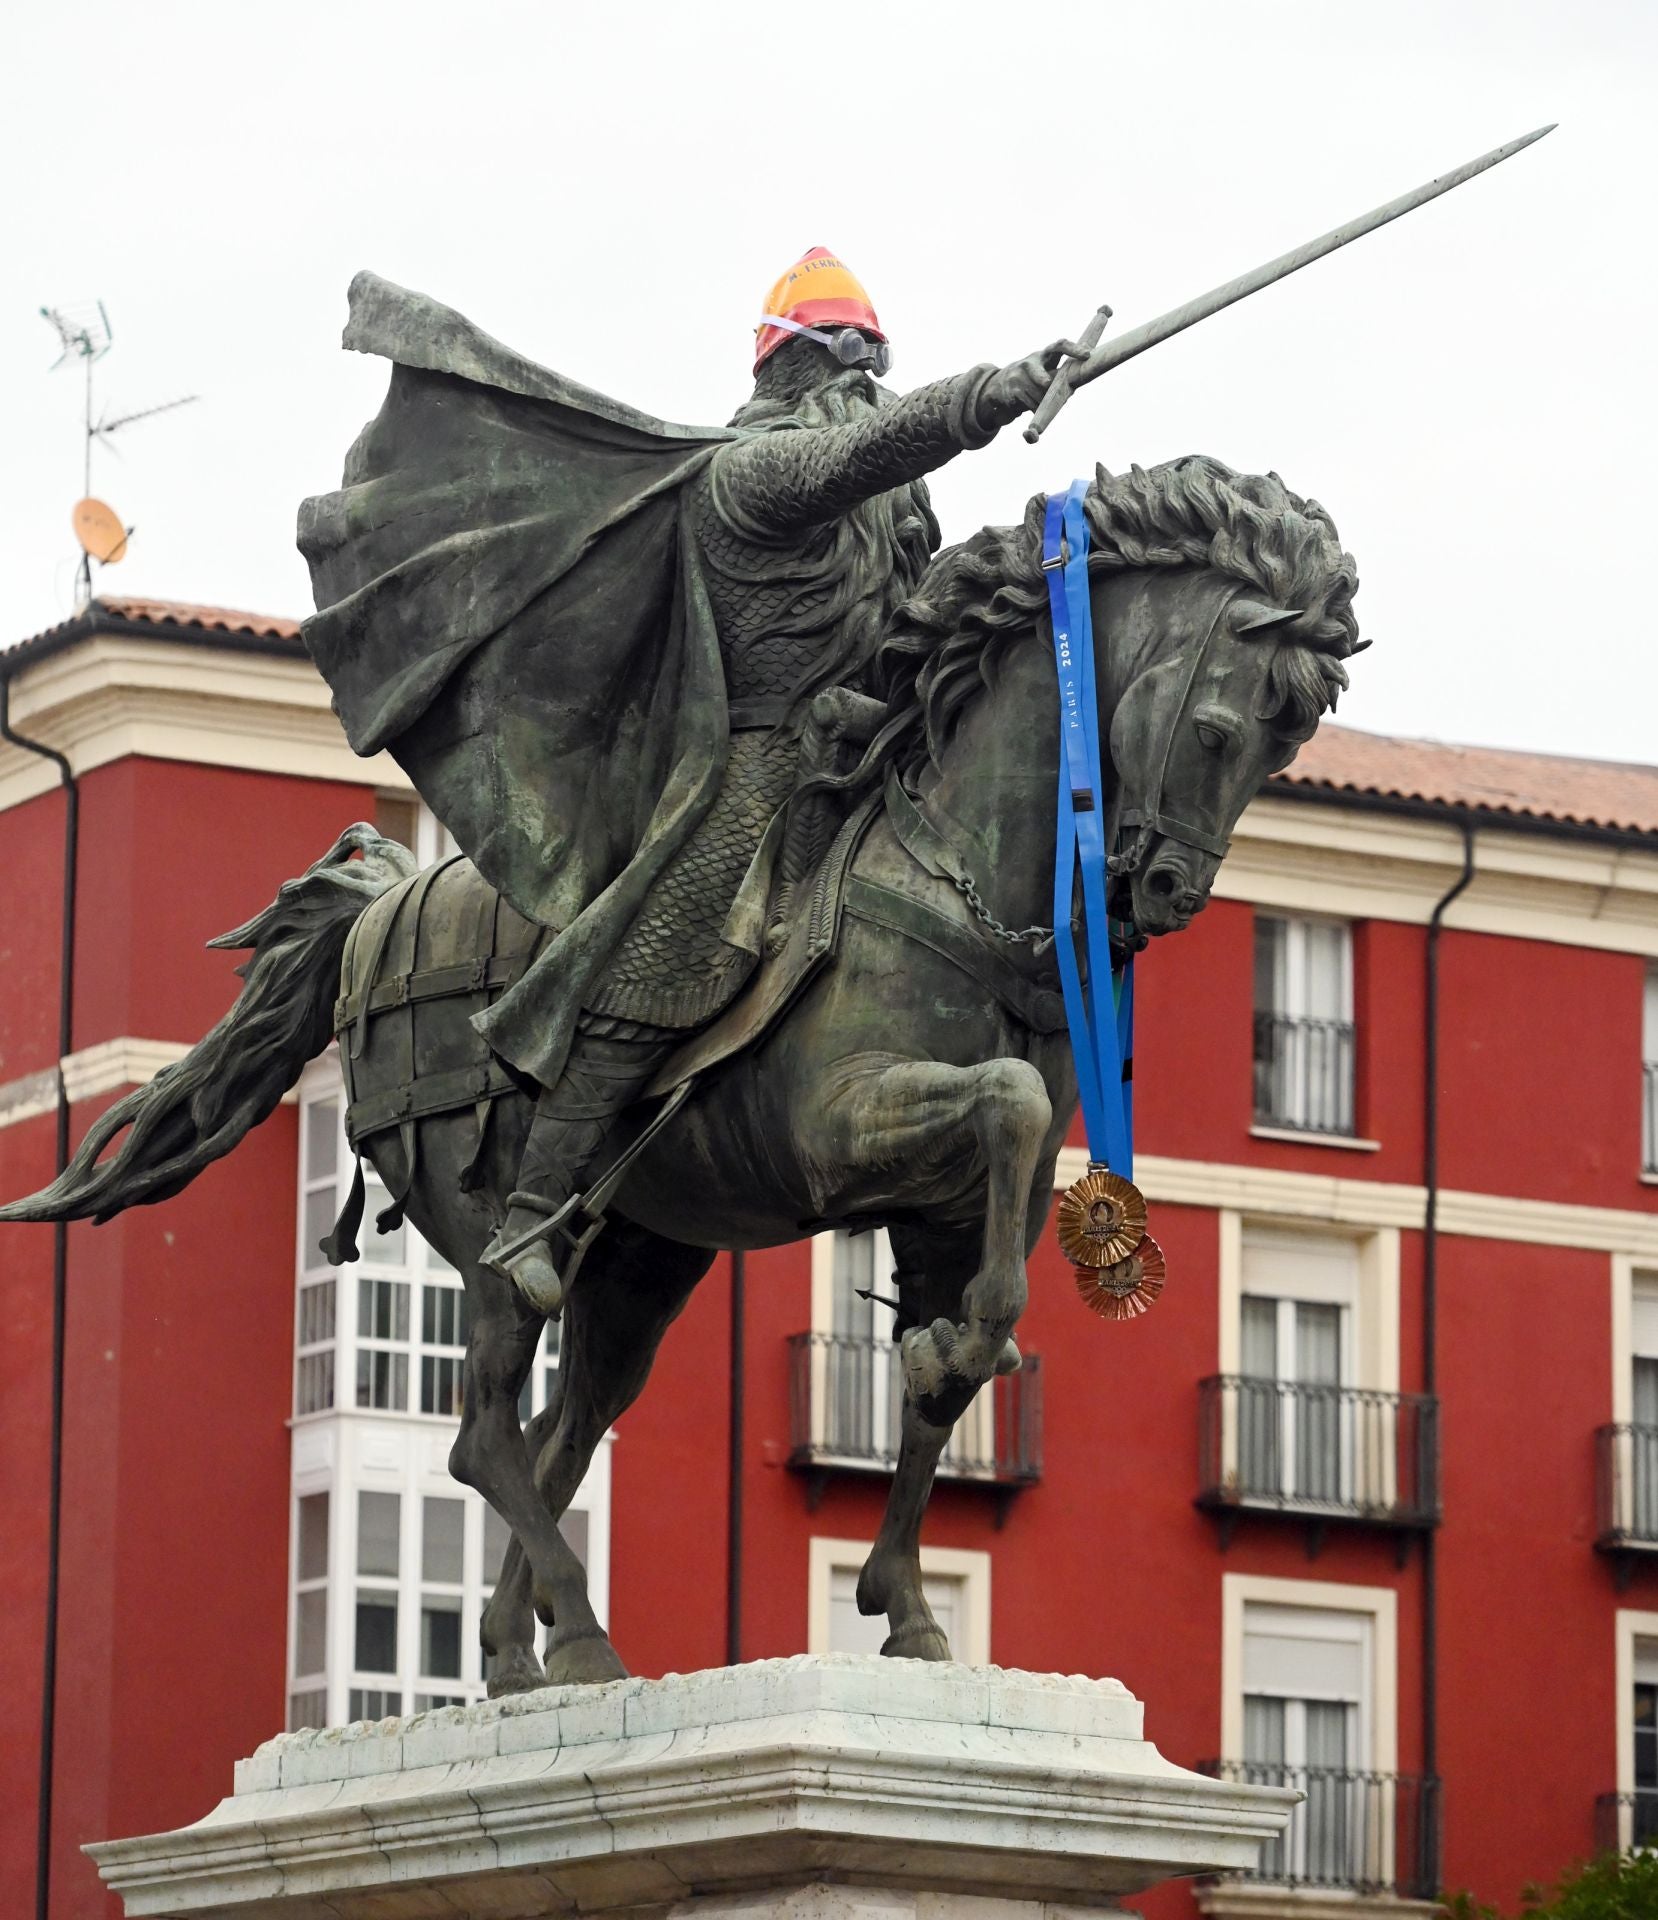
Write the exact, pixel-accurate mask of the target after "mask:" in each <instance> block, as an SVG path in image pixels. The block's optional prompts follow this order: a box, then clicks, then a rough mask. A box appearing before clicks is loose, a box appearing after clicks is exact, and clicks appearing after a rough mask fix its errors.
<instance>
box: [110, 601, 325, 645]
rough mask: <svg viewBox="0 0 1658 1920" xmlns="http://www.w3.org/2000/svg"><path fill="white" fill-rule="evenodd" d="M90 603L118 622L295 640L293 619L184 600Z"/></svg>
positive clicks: (297, 632)
mask: <svg viewBox="0 0 1658 1920" xmlns="http://www.w3.org/2000/svg"><path fill="white" fill-rule="evenodd" d="M93 604H94V605H95V606H99V607H102V608H103V610H104V611H105V612H106V613H112V614H114V615H115V616H116V617H117V618H118V619H121V620H139V621H143V622H145V623H148V624H154V625H156V626H168V627H199V628H201V629H202V630H203V631H204V632H208V633H251V634H253V635H255V636H256V637H257V638H259V639H261V640H297V639H298V638H299V622H298V621H297V620H279V619H278V618H276V616H275V615H274V614H268V613H238V612H237V611H236V610H235V609H234V608H231V607H198V606H192V605H191V604H190V603H189V602H188V601H184V600H111V599H110V598H108V597H107V596H106V595H104V594H100V595H99V596H98V598H97V600H96V601H95V602H94V603H93Z"/></svg>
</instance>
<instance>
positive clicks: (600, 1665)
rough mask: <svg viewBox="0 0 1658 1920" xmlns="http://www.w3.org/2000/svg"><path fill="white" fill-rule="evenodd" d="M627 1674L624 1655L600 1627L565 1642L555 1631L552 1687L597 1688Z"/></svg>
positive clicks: (549, 1680)
mask: <svg viewBox="0 0 1658 1920" xmlns="http://www.w3.org/2000/svg"><path fill="white" fill-rule="evenodd" d="M627 1677H628V1670H627V1668H626V1667H624V1666H623V1665H622V1660H621V1656H620V1655H619V1654H618V1653H617V1651H616V1649H615V1648H614V1647H613V1646H612V1645H611V1644H610V1640H609V1638H608V1636H607V1635H606V1634H604V1633H603V1632H602V1631H600V1630H598V1629H595V1630H594V1631H593V1632H591V1633H584V1634H580V1635H578V1636H575V1637H573V1638H571V1639H569V1640H563V1641H561V1640H560V1639H559V1638H558V1636H557V1634H555V1635H554V1636H553V1639H552V1641H551V1643H550V1644H549V1646H548V1648H547V1678H546V1681H545V1683H544V1684H546V1685H547V1686H549V1687H597V1686H602V1685H603V1684H604V1683H605V1681H607V1680H625V1679H626V1678H627Z"/></svg>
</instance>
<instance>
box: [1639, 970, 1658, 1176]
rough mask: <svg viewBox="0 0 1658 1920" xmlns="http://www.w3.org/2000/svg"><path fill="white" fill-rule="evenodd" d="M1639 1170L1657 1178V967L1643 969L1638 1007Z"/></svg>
mask: <svg viewBox="0 0 1658 1920" xmlns="http://www.w3.org/2000/svg"><path fill="white" fill-rule="evenodd" d="M1641 1172H1642V1173H1643V1174H1645V1175H1646V1176H1647V1177H1648V1178H1650V1179H1655V1180H1658V968H1654V969H1651V970H1649V972H1648V973H1647V977H1646V993H1645V996H1644V998H1643V1001H1642V1008H1641Z"/></svg>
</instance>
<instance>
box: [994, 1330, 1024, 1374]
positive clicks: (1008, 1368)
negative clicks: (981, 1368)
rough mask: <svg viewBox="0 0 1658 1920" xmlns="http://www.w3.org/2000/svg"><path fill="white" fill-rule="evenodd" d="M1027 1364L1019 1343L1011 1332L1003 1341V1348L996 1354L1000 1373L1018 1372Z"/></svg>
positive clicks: (997, 1369) (997, 1367)
mask: <svg viewBox="0 0 1658 1920" xmlns="http://www.w3.org/2000/svg"><path fill="white" fill-rule="evenodd" d="M1024 1364H1025V1356H1024V1355H1023V1354H1022V1353H1021V1352H1020V1351H1019V1343H1018V1341H1016V1340H1015V1339H1014V1337H1013V1335H1012V1334H1011V1333H1010V1334H1009V1335H1008V1337H1007V1338H1006V1339H1005V1340H1004V1341H1003V1342H1002V1350H1001V1352H1000V1353H999V1354H997V1356H996V1371H997V1372H998V1373H1017V1372H1018V1371H1019V1369H1020V1368H1021V1367H1022V1366H1023V1365H1024Z"/></svg>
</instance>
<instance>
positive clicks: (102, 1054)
mask: <svg viewBox="0 0 1658 1920" xmlns="http://www.w3.org/2000/svg"><path fill="white" fill-rule="evenodd" d="M189 1051H190V1049H189V1048H188V1047H187V1046H184V1045H183V1044H181V1043H180V1042H179V1041H177V1040H134V1039H131V1038H130V1037H124V1038H122V1039H120V1040H103V1041H100V1042H99V1044H98V1045H97V1046H95V1047H85V1048H83V1049H82V1050H81V1051H80V1052H79V1053H71V1054H66V1055H65V1056H64V1061H63V1084H64V1088H65V1090H66V1091H67V1093H68V1095H69V1102H70V1105H71V1106H73V1105H74V1104H75V1103H76V1102H77V1101H81V1100H96V1099H97V1098H98V1097H99V1095H101V1094H105V1093H115V1092H118V1091H119V1090H120V1089H121V1088H123V1087H147V1086H148V1085H149V1084H150V1082H151V1081H152V1080H153V1079H154V1078H155V1077H156V1075H157V1074H158V1073H159V1072H160V1071H161V1069H162V1068H163V1067H170V1066H171V1065H172V1064H173V1063H174V1061H176V1060H182V1059H183V1058H184V1056H185V1055H186V1054H187V1053H188V1052H189ZM295 1097H296V1096H295V1095H294V1094H293V1093H292V1092H289V1093H288V1094H287V1095H285V1096H284V1105H288V1104H291V1103H292V1102H293V1100H294V1099H295ZM57 1104H58V1076H57V1072H56V1070H55V1069H54V1068H52V1067H43V1068H42V1069H41V1070H40V1071H39V1072H38V1073H26V1074H23V1075H22V1076H20V1077H19V1078H18V1079H16V1080H8V1081H7V1082H5V1084H4V1085H0V1127H15V1126H17V1125H18V1124H19V1122H21V1121H24V1120H33V1119H36V1118H37V1117H38V1116H39V1115H41V1114H43V1113H50V1112H51V1111H52V1110H53V1108H54V1107H56V1105H57Z"/></svg>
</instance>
